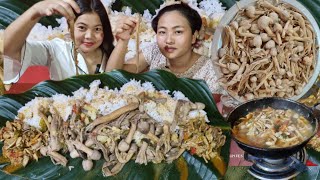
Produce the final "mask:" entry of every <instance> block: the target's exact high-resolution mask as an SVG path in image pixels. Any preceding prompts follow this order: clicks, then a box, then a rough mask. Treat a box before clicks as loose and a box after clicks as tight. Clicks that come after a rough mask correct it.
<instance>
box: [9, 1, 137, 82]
mask: <svg viewBox="0 0 320 180" xmlns="http://www.w3.org/2000/svg"><path fill="white" fill-rule="evenodd" d="M54 14H59V15H62V16H64V17H66V18H67V20H68V22H69V25H71V26H70V27H72V26H73V25H74V32H70V34H71V35H74V42H66V41H64V40H61V39H58V38H56V39H53V40H48V41H26V38H27V36H28V35H29V33H30V31H31V29H32V28H33V26H34V25H35V24H36V23H37V22H38V21H39V20H40V19H41V18H42V17H45V16H51V15H54ZM73 22H74V23H73ZM127 22H130V23H135V19H133V18H128V19H127ZM124 23H125V22H124ZM70 30H72V28H70ZM5 36H6V41H5V43H4V55H5V56H7V58H6V60H5V67H4V68H5V71H6V72H8V73H9V74H8V73H6V77H5V80H6V82H5V83H7V84H9V83H12V82H16V81H17V80H18V79H19V78H20V76H21V74H23V73H24V72H25V70H26V69H27V68H28V67H29V66H31V65H45V66H48V67H49V70H50V78H51V79H52V80H62V79H65V78H68V77H71V76H74V75H76V74H94V73H99V72H102V71H103V70H104V69H105V65H106V62H107V60H108V59H109V58H110V57H111V56H112V51H113V50H114V49H117V48H118V47H114V45H113V40H114V38H113V34H112V31H111V25H110V22H109V19H108V15H107V12H106V10H105V8H104V6H103V4H102V3H101V1H100V0H76V1H74V0H45V1H40V2H38V3H36V4H34V5H33V6H32V7H31V8H30V9H28V10H27V11H26V12H25V13H23V14H22V15H21V16H20V17H19V18H18V19H17V20H15V21H14V22H13V23H12V24H10V25H9V26H8V27H7V28H6V30H5ZM74 49H76V51H77V53H74ZM74 54H76V57H75V55H74ZM116 57H117V56H112V58H116ZM76 60H77V61H76Z"/></svg>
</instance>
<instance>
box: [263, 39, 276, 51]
mask: <svg viewBox="0 0 320 180" xmlns="http://www.w3.org/2000/svg"><path fill="white" fill-rule="evenodd" d="M275 46H276V43H275V42H274V41H273V40H269V41H268V42H267V43H266V44H265V48H266V49H271V48H274V47H275Z"/></svg>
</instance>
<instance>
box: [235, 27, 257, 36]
mask: <svg viewBox="0 0 320 180" xmlns="http://www.w3.org/2000/svg"><path fill="white" fill-rule="evenodd" d="M250 27H251V24H245V25H243V26H240V27H239V28H238V30H237V33H238V34H239V36H243V37H254V36H255V35H254V34H252V33H250V32H248V30H249V29H250Z"/></svg>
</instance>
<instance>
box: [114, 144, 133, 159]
mask: <svg viewBox="0 0 320 180" xmlns="http://www.w3.org/2000/svg"><path fill="white" fill-rule="evenodd" d="M118 149H119V148H118ZM137 150H138V147H137V145H136V144H135V143H132V144H131V146H130V149H129V151H128V153H125V152H121V153H119V151H118V150H115V154H116V157H117V159H118V161H119V162H120V163H123V164H125V163H127V162H128V161H130V159H131V158H132V157H133V155H134V154H135V153H136V152H137Z"/></svg>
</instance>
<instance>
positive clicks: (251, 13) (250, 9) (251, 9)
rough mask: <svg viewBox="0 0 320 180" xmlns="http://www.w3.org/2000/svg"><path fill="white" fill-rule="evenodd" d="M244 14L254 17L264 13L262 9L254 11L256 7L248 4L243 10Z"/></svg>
mask: <svg viewBox="0 0 320 180" xmlns="http://www.w3.org/2000/svg"><path fill="white" fill-rule="evenodd" d="M245 14H246V15H247V16H248V17H249V18H255V17H256V16H257V15H261V14H264V11H256V8H255V7H254V6H248V7H247V8H246V10H245Z"/></svg>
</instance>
